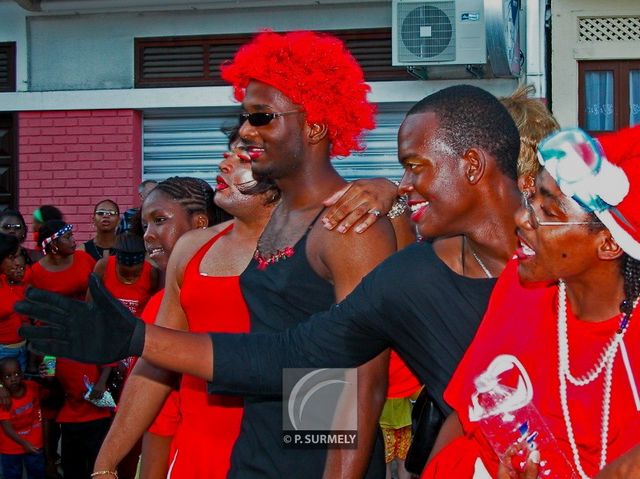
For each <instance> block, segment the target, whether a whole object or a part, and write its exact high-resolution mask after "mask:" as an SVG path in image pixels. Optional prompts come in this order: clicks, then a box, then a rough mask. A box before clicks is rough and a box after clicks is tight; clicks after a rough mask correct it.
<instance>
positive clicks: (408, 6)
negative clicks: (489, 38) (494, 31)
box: [392, 0, 487, 66]
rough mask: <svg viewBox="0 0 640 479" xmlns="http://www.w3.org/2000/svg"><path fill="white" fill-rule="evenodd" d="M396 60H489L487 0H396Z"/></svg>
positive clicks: (419, 62) (451, 62)
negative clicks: (485, 5)
mask: <svg viewBox="0 0 640 479" xmlns="http://www.w3.org/2000/svg"><path fill="white" fill-rule="evenodd" d="M392 5H393V12H392V51H393V57H392V63H393V65H395V66H409V65H458V64H485V63H486V62H487V47H486V31H485V15H484V1H483V0H429V1H424V0H423V1H417V0H393V2H392Z"/></svg>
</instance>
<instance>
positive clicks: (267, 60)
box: [0, 31, 640, 479]
mask: <svg viewBox="0 0 640 479" xmlns="http://www.w3.org/2000/svg"><path fill="white" fill-rule="evenodd" d="M222 77H223V78H224V79H225V80H226V81H227V82H228V83H229V84H231V85H232V87H233V91H234V94H235V97H236V99H237V100H238V101H239V102H241V104H242V111H243V113H242V114H241V115H240V117H239V121H238V123H237V124H236V125H232V126H231V127H230V128H229V129H227V130H225V132H226V133H227V135H228V138H229V144H228V152H227V153H225V156H224V158H223V159H222V161H221V162H220V165H219V174H218V177H217V180H216V184H215V189H213V188H212V187H211V186H210V185H209V184H207V183H206V182H205V181H203V180H199V179H196V178H189V177H174V178H169V179H166V180H163V181H159V182H155V181H153V182H152V181H145V182H143V184H141V186H140V188H139V193H140V199H141V205H140V207H139V208H131V209H129V210H127V211H126V212H125V213H124V214H122V215H121V212H120V208H119V206H118V205H117V204H116V203H115V202H113V201H112V200H110V199H106V198H105V199H104V200H102V201H100V202H98V203H97V204H96V205H95V209H94V213H93V215H92V218H91V221H92V223H93V225H94V226H95V231H96V234H95V237H94V238H92V239H91V240H89V241H87V242H86V243H84V244H83V245H82V247H81V248H76V244H75V240H74V238H73V225H70V224H67V223H65V221H64V217H63V215H62V213H61V212H60V211H59V210H58V209H57V208H55V207H52V206H42V207H40V208H39V209H38V210H36V212H34V213H33V219H34V222H33V224H34V228H36V229H37V231H36V233H35V236H34V239H36V241H37V245H38V249H36V250H28V249H26V248H25V247H24V244H25V243H24V242H25V240H26V237H27V227H26V223H25V221H24V218H23V216H22V215H21V214H20V212H18V211H9V210H7V211H4V212H2V213H0V228H1V229H2V234H0V298H2V303H1V305H0V386H2V387H0V406H2V408H3V409H0V424H2V430H1V431H0V455H1V458H2V459H1V464H2V467H3V471H4V477H7V478H12V477H22V476H21V475H22V468H23V467H24V468H25V469H26V471H27V474H28V477H30V478H42V477H44V476H45V474H46V475H47V477H56V475H58V474H59V473H60V471H61V472H62V474H63V476H64V478H65V479H68V478H72V479H75V478H79V479H86V478H88V477H98V478H102V477H104V478H107V479H108V478H114V477H115V478H116V479H117V478H118V477H120V478H123V479H124V478H134V477H140V478H143V479H155V478H163V477H169V478H173V479H176V478H194V477H196V478H225V477H229V478H240V479H244V478H281V477H300V478H305V479H309V478H313V477H318V478H320V477H324V478H337V477H340V478H362V477H367V478H384V477H386V478H388V479H390V478H391V477H392V476H393V477H398V478H402V479H404V478H408V477H412V474H410V473H409V472H406V471H404V461H405V459H407V454H408V450H409V444H410V442H411V436H412V434H413V433H414V432H417V433H419V432H421V431H420V429H421V428H425V427H426V428H428V430H429V431H430V432H429V434H430V436H431V437H430V438H429V440H428V441H426V442H425V443H422V442H420V444H419V445H418V444H415V445H414V446H415V447H414V448H413V450H412V451H411V454H412V455H414V457H413V458H412V461H411V463H412V464H415V463H416V462H417V463H418V464H420V467H419V468H420V469H422V470H418V471H415V470H413V471H412V473H414V474H417V475H420V477H423V478H450V477H456V478H489V477H493V478H499V479H506V478H520V479H533V478H536V477H558V478H564V477H567V478H574V477H575V478H580V479H584V478H588V477H597V478H599V479H607V478H609V479H613V478H622V477H634V474H635V475H640V448H639V447H637V444H638V443H639V442H640V441H638V439H637V433H636V431H637V428H638V427H640V394H639V393H638V390H639V388H640V368H639V367H638V364H639V361H640V350H638V344H640V343H639V340H640V337H639V336H640V328H639V326H638V324H636V323H637V321H635V320H634V312H635V309H636V306H637V303H638V298H639V297H640V233H639V231H640V215H639V213H638V210H637V204H638V201H639V198H640V127H632V128H629V129H626V130H622V131H619V132H615V133H611V134H609V135H603V136H602V137H599V138H597V139H595V138H592V137H590V136H589V135H587V134H586V133H584V132H583V131H582V130H579V129H560V126H559V125H558V123H557V122H556V120H555V119H554V118H553V116H552V114H551V113H550V112H549V111H548V110H547V108H546V106H545V105H544V104H543V103H542V102H540V101H539V100H536V99H534V98H532V97H531V96H532V93H533V92H532V90H531V89H530V88H529V87H526V86H525V87H521V88H519V89H518V90H517V91H516V92H514V93H513V94H512V95H511V96H509V97H506V98H502V99H498V98H496V97H494V96H493V95H491V94H490V93H488V92H487V91H485V90H483V89H480V88H477V87H475V86H470V85H457V86H452V87H449V88H445V89H443V90H440V91H437V92H435V93H433V94H430V95H428V96H426V97H425V98H424V99H422V100H420V101H419V102H417V103H416V104H415V105H413V106H412V107H411V108H410V110H409V111H408V113H407V115H406V117H405V119H404V121H403V123H402V125H401V127H400V130H399V132H398V159H399V161H400V164H401V165H402V167H403V168H404V176H403V178H402V181H401V182H400V184H399V185H396V184H394V183H393V182H391V181H388V180H386V179H375V180H359V181H356V182H353V183H347V182H346V181H345V180H344V179H343V178H341V177H340V175H339V174H338V173H337V172H336V170H335V168H334V166H333V164H332V159H333V158H334V157H336V156H347V155H349V154H350V153H352V152H356V151H361V150H362V149H363V148H364V145H363V144H362V139H361V138H362V134H363V132H365V131H366V130H370V129H372V128H373V127H374V113H375V108H374V106H373V105H372V104H371V103H369V101H368V100H367V94H368V92H369V87H368V86H367V84H366V83H365V81H364V76H363V73H362V70H361V68H360V67H359V65H358V64H357V62H356V61H355V60H354V58H353V57H352V56H351V54H350V53H349V52H348V51H347V50H346V48H345V47H344V45H343V44H342V43H341V42H340V41H339V40H337V39H335V38H333V37H331V36H330V35H324V34H317V33H313V32H292V33H286V34H278V33H273V32H268V31H267V32H262V33H260V34H258V35H257V36H256V37H255V38H254V39H253V40H252V41H251V42H250V43H249V44H247V45H245V46H244V47H242V48H241V49H240V50H239V51H238V53H237V54H236V55H235V57H234V58H233V60H232V61H230V62H228V63H226V64H224V65H223V66H222ZM27 285H30V286H33V288H30V289H27V290H25V288H26V286H27ZM27 345H28V347H27ZM52 363H53V367H51V366H52ZM295 368H316V369H315V370H316V371H318V370H319V369H317V368H357V369H356V370H355V374H356V378H357V381H356V382H355V388H354V390H353V391H350V392H349V393H347V392H345V393H344V394H343V395H342V396H341V397H340V398H339V399H338V400H337V402H336V403H335V404H334V405H333V406H332V407H331V408H330V409H331V417H330V418H329V419H330V421H331V422H332V425H333V428H334V429H336V430H341V429H346V428H341V427H340V425H341V424H346V423H348V424H355V426H354V427H353V432H354V433H355V434H356V435H357V447H328V446H327V445H326V444H324V445H320V446H318V447H302V448H301V447H292V445H291V444H287V443H286V440H284V439H283V437H284V436H283V414H284V413H283V411H287V409H288V408H289V409H290V408H291V402H290V401H289V402H287V398H286V397H285V396H283V371H287V370H291V369H295ZM342 382H344V381H342ZM500 388H502V389H500ZM498 390H503V391H512V393H510V394H511V395H510V396H506V399H503V402H500V403H493V406H491V405H490V404H489V403H488V402H487V400H486V399H485V396H486V395H487V394H489V393H494V392H495V391H498ZM417 396H419V397H420V398H421V399H420V407H421V408H423V407H424V408H425V410H427V409H429V414H423V415H422V416H421V417H420V418H418V420H417V421H416V420H415V419H416V418H415V415H414V418H413V419H414V421H413V423H412V417H411V404H412V400H413V399H415V398H416V397H417ZM424 404H427V406H424ZM525 406H526V407H527V408H529V409H527V410H532V409H533V410H535V411H537V412H538V413H539V416H540V417H541V418H542V422H543V424H544V427H543V428H542V429H539V430H534V431H532V430H530V429H528V428H529V426H530V425H531V424H534V422H533V419H531V421H525V422H523V423H522V422H520V423H517V424H516V427H515V429H514V428H513V427H508V426H507V425H508V424H509V421H513V419H509V418H512V417H515V416H516V415H517V414H516V413H515V412H514V411H516V410H518V409H519V408H521V407H525ZM116 411H117V412H116ZM512 413H513V414H512ZM300 414H301V412H300ZM493 417H498V418H500V425H501V426H500V427H501V428H500V429H498V430H493V432H492V433H491V434H489V433H488V432H487V427H488V426H486V424H488V422H487V420H486V418H493ZM536 417H537V416H536ZM350 419H354V420H355V422H354V423H351V422H349V420H350ZM344 421H346V422H344ZM425 421H427V422H428V421H431V423H430V424H424V422H425ZM495 423H496V422H495V421H494V422H491V424H495ZM536 424H537V423H536ZM438 431H439V433H438ZM514 431H516V432H517V436H516V437H515V439H514V437H513V436H512V435H513V434H514ZM547 436H548V438H547ZM543 438H547V439H545V440H546V442H544V443H543ZM426 444H428V445H426ZM496 444H506V446H505V447H502V446H501V447H502V449H500V448H499V447H498V446H496ZM58 445H60V447H59V448H58ZM416 449H417V450H416ZM58 451H59V452H60V456H61V457H60V460H61V464H58V463H57V460H58V457H57V454H58ZM416 455H417V456H419V457H418V460H417V461H416V458H415V456H416ZM425 463H426V465H425V466H424V468H423V467H422V465H424V464H425ZM392 464H393V467H392ZM59 466H60V467H59ZM18 471H19V472H18Z"/></svg>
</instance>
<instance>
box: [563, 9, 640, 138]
mask: <svg viewBox="0 0 640 479" xmlns="http://www.w3.org/2000/svg"><path fill="white" fill-rule="evenodd" d="M551 11H552V15H553V18H552V21H553V24H552V32H553V33H552V42H551V43H552V53H551V59H552V60H551V61H552V66H551V72H552V73H551V74H552V82H553V88H552V90H553V91H552V102H553V103H552V108H553V114H554V115H555V117H556V118H557V119H558V121H559V122H560V124H561V125H562V126H566V127H569V126H576V125H577V124H578V61H579V60H627V59H637V58H640V41H601V42H583V43H581V42H580V41H579V37H578V21H579V19H580V18H584V17H616V16H640V0H616V1H615V2H614V1H605V2H603V1H602V0H552V3H551Z"/></svg>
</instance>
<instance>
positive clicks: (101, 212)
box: [95, 210, 118, 216]
mask: <svg viewBox="0 0 640 479" xmlns="http://www.w3.org/2000/svg"><path fill="white" fill-rule="evenodd" d="M95 214H96V216H117V215H118V212H117V211H115V210H96V213H95Z"/></svg>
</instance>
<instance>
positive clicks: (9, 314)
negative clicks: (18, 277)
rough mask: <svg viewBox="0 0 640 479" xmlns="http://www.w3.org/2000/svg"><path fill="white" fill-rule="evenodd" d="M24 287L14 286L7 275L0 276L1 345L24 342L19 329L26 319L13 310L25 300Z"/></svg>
mask: <svg viewBox="0 0 640 479" xmlns="http://www.w3.org/2000/svg"><path fill="white" fill-rule="evenodd" d="M24 288H25V287H24V285H21V284H18V285H12V284H9V281H7V277H6V276H5V275H0V344H15V343H19V342H21V341H22V338H21V337H20V335H19V334H18V328H20V326H22V323H23V322H24V321H26V318H25V317H24V316H22V315H21V314H18V313H16V312H15V311H14V310H13V305H14V304H16V302H18V301H20V300H21V299H23V298H24Z"/></svg>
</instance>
